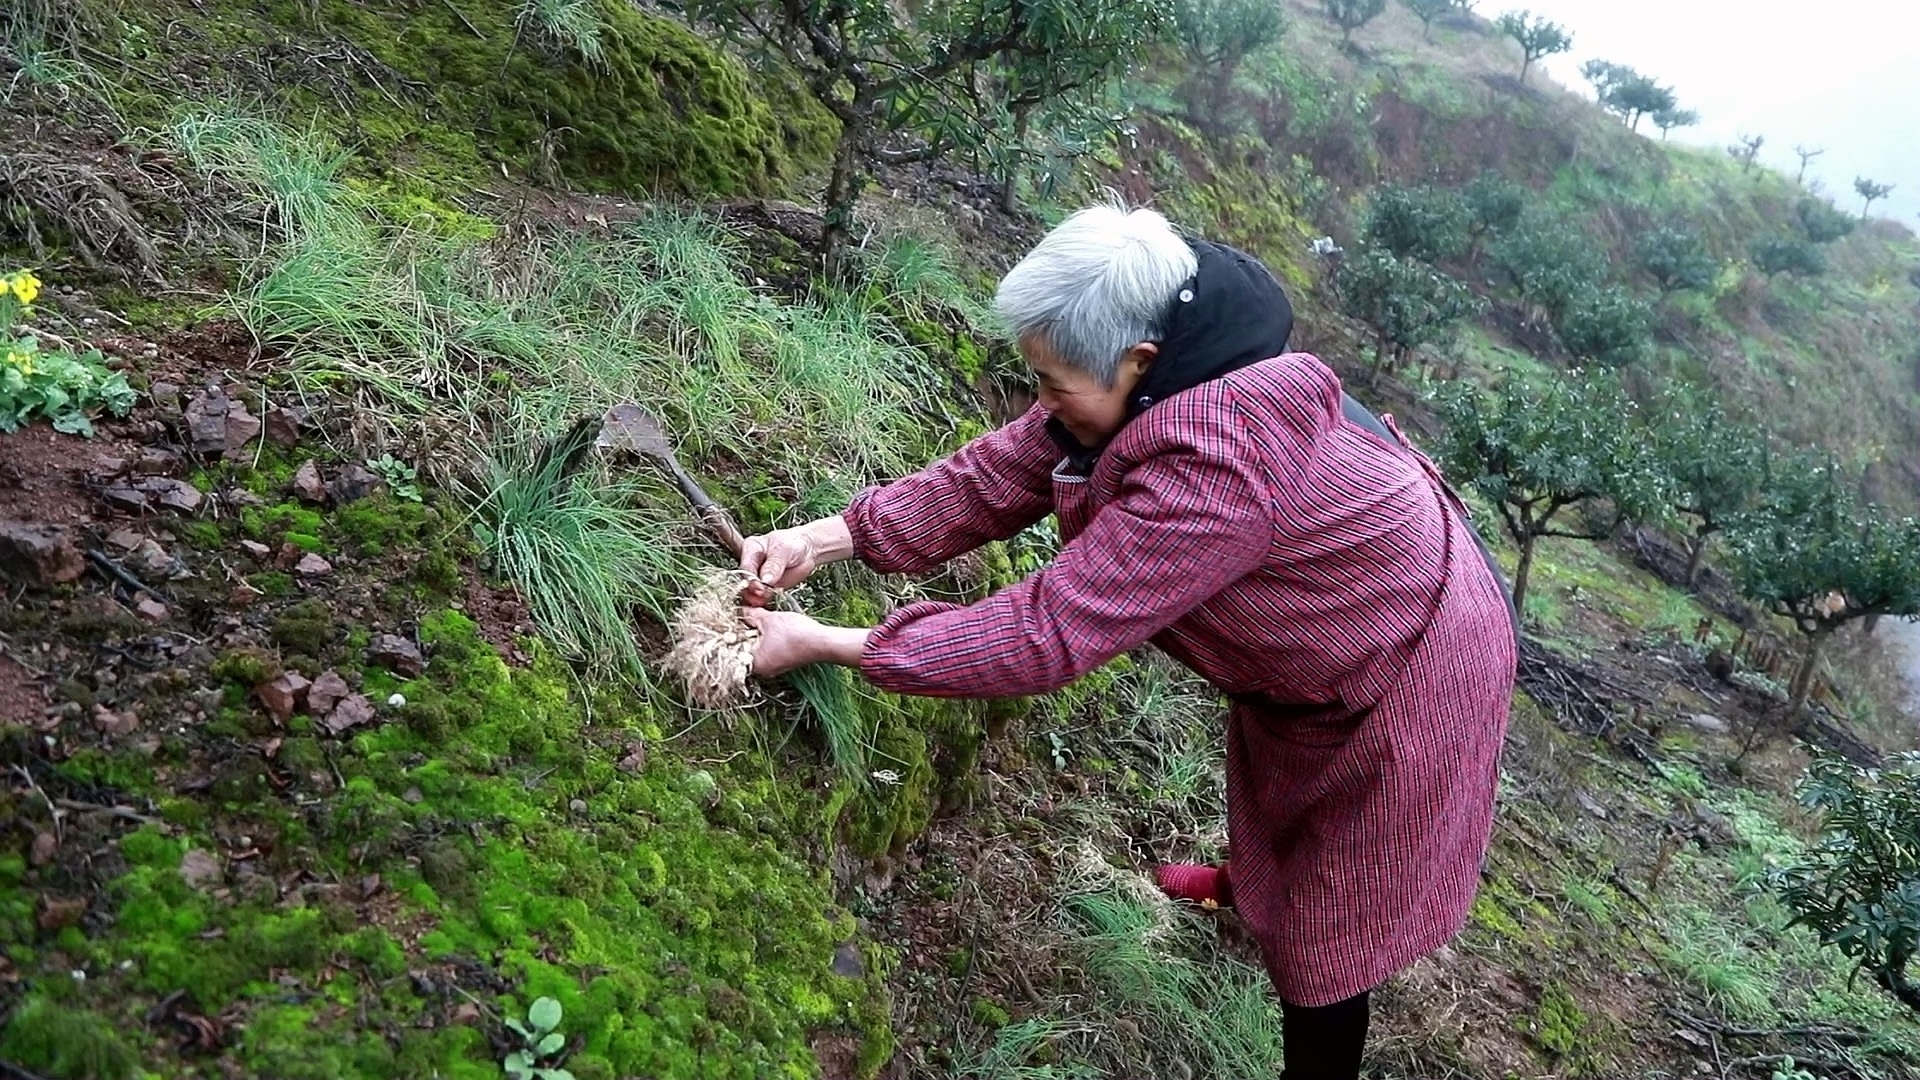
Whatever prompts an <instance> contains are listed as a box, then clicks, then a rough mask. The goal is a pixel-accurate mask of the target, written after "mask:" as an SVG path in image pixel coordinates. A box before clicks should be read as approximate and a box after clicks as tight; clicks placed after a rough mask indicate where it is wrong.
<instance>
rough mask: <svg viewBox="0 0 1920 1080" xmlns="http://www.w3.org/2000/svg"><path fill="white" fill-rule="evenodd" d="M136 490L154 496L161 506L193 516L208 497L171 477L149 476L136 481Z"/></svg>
mask: <svg viewBox="0 0 1920 1080" xmlns="http://www.w3.org/2000/svg"><path fill="white" fill-rule="evenodd" d="M133 486H134V488H135V490H137V491H141V492H144V493H146V494H147V495H150V496H152V498H153V501H155V502H157V503H159V504H160V505H161V506H167V507H172V508H173V509H175V510H178V511H180V512H181V513H183V514H191V513H193V512H194V511H195V510H198V509H199V508H200V503H201V502H202V501H203V500H204V499H205V498H206V496H204V495H202V494H200V489H199V488H197V487H194V486H193V485H192V484H189V483H187V482H186V481H185V480H175V479H173V478H172V477H170V476H148V477H143V478H142V479H139V480H136V481H134V484H133Z"/></svg>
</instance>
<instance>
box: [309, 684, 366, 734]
mask: <svg viewBox="0 0 1920 1080" xmlns="http://www.w3.org/2000/svg"><path fill="white" fill-rule="evenodd" d="M373 719H374V711H373V702H371V701H369V700H367V695H365V694H349V695H347V696H346V697H344V698H341V699H340V703H339V704H338V705H335V706H334V707H333V711H332V712H330V713H328V714H327V715H326V716H324V717H322V718H321V719H320V726H321V727H323V728H325V729H327V731H329V732H331V733H333V734H335V735H339V734H341V733H342V732H345V731H348V730H349V729H352V728H356V727H359V726H360V725H362V724H370V723H372V722H373Z"/></svg>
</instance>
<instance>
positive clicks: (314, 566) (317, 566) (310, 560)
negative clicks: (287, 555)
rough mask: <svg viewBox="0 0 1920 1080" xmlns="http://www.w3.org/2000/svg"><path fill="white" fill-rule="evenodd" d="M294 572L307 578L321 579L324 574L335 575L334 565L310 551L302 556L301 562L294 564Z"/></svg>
mask: <svg viewBox="0 0 1920 1080" xmlns="http://www.w3.org/2000/svg"><path fill="white" fill-rule="evenodd" d="M293 572H294V573H296V574H303V575H305V576H307V577H319V576H321V575H322V574H331V573H333V564H332V563H330V562H328V561H327V560H325V559H323V558H321V557H320V556H318V555H315V554H314V553H313V552H311V551H309V552H307V553H306V554H305V555H302V556H300V561H299V562H297V563H294V564H293Z"/></svg>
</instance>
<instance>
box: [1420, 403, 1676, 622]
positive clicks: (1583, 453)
mask: <svg viewBox="0 0 1920 1080" xmlns="http://www.w3.org/2000/svg"><path fill="white" fill-rule="evenodd" d="M1436 398H1437V404H1438V405H1439V407H1440V411H1441V415H1442V418H1443V419H1444V421H1445V422H1446V427H1447V436H1446V439H1445V442H1444V444H1443V447H1444V449H1443V451H1442V452H1443V460H1444V461H1445V462H1446V468H1447V472H1448V473H1449V474H1450V475H1451V476H1452V478H1453V479H1454V480H1455V481H1457V482H1460V483H1463V484H1466V485H1468V486H1470V487H1472V488H1474V489H1475V490H1477V491H1479V492H1480V493H1481V494H1482V495H1484V496H1486V497H1487V499H1488V500H1489V501H1491V502H1492V503H1493V504H1494V506H1495V507H1496V508H1497V509H1498V510H1499V512H1500V519H1501V522H1502V523H1503V524H1504V525H1505V526H1506V530H1507V535H1509V536H1511V537H1512V538H1513V540H1514V542H1515V543H1516V544H1518V545H1519V547H1520V563H1519V566H1518V568H1517V569H1515V571H1514V575H1513V600H1514V604H1515V605H1516V606H1520V607H1521V610H1525V608H1524V606H1522V605H1524V604H1525V602H1526V594H1527V581H1528V578H1529V576H1530V575H1531V573H1532V569H1533V556H1534V547H1535V545H1536V544H1537V543H1538V542H1539V540H1540V538H1541V537H1543V536H1562V537H1569V538H1572V539H1578V540H1604V539H1605V538H1607V537H1608V536H1610V535H1612V533H1613V530H1614V529H1615V528H1617V527H1618V526H1619V524H1620V523H1621V522H1622V521H1623V520H1644V519H1646V518H1648V517H1650V516H1652V515H1654V514H1655V513H1657V512H1658V510H1659V508H1660V507H1661V505H1662V503H1663V501H1664V495H1663V491H1662V486H1661V485H1662V480H1661V476H1660V471H1659V469H1658V467H1657V464H1656V463H1655V461H1654V459H1653V456H1652V455H1651V453H1649V452H1648V450H1647V440H1646V438H1645V435H1644V432H1643V431H1642V430H1641V429H1640V426H1639V424H1638V423H1637V422H1635V421H1634V419H1633V412H1634V406H1633V403H1632V402H1631V401H1630V400H1629V399H1628V398H1627V396H1626V394H1625V393H1623V392H1622V391H1621V389H1620V384H1619V381H1618V379H1616V378H1614V377H1613V376H1612V375H1610V374H1608V373H1604V372H1602V373H1586V372H1580V371H1575V372H1572V373H1570V374H1569V375H1567V376H1565V377H1547V378H1543V379H1523V378H1518V377H1511V376H1510V377H1509V378H1508V379H1507V381H1506V382H1505V383H1503V384H1502V385H1501V386H1500V387H1498V388H1497V389H1495V390H1493V391H1491V392H1482V391H1478V390H1475V389H1474V388H1473V387H1472V386H1470V385H1468V384H1467V383H1466V382H1464V381H1459V380H1457V381H1454V382H1450V383H1447V384H1446V385H1444V386H1443V387H1442V388H1441V390H1440V392H1439V393H1438V394H1437V395H1436ZM1576 508H1577V509H1580V510H1584V511H1588V512H1587V513H1584V514H1580V515H1578V516H1579V517H1581V518H1582V519H1583V522H1582V524H1579V525H1575V524H1573V522H1572V521H1571V520H1570V519H1572V518H1574V517H1575V516H1576V515H1575V514H1573V513H1568V511H1572V510H1575V509H1576Z"/></svg>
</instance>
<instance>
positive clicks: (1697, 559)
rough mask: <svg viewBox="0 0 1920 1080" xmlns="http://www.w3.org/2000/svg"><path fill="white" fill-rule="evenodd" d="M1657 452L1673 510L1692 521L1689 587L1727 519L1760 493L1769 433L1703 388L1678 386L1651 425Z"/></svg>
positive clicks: (1745, 509)
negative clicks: (1739, 418) (1735, 416)
mask: <svg viewBox="0 0 1920 1080" xmlns="http://www.w3.org/2000/svg"><path fill="white" fill-rule="evenodd" d="M1647 428H1648V432H1649V434H1650V435H1651V436H1652V441H1653V452H1654V455H1655V457H1656V458H1657V460H1658V461H1659V464H1660V467H1661V469H1662V470H1664V471H1665V473H1666V476H1667V487H1666V490H1667V495H1668V498H1669V499H1670V500H1671V502H1670V503H1669V505H1670V506H1671V507H1672V509H1673V510H1674V511H1675V512H1677V513H1679V514H1680V515H1681V516H1683V517H1685V518H1686V519H1687V520H1688V521H1689V522H1690V523H1691V529H1690V531H1689V532H1688V536H1687V586H1688V587H1689V588H1691V587H1692V586H1693V585H1694V584H1695V583H1696V582H1698V581H1699V579H1700V566H1701V563H1702V562H1704V561H1705V557H1706V553H1707V547H1708V546H1709V545H1710V544H1711V543H1712V541H1713V538H1714V536H1715V535H1717V534H1718V533H1720V532H1721V531H1722V530H1723V529H1725V528H1726V527H1727V522H1728V521H1731V520H1733V519H1734V518H1736V517H1738V516H1739V515H1741V514H1743V513H1746V512H1748V511H1749V510H1751V509H1752V508H1753V506H1754V504H1755V502H1756V501H1757V500H1758V499H1759V497H1760V484H1761V481H1762V477H1763V475H1764V474H1763V469H1764V466H1765V462H1766V446H1767V444H1766V436H1765V435H1764V434H1763V433H1762V432H1761V431H1760V430H1759V429H1757V428H1754V427H1751V426H1748V425H1745V424H1738V423H1735V422H1734V421H1733V420H1732V419H1730V418H1729V417H1728V416H1727V414H1726V411H1725V410H1723V409H1722V408H1721V407H1720V404H1719V403H1718V402H1717V401H1714V400H1713V399H1712V398H1711V397H1709V396H1707V395H1706V394H1705V393H1704V392H1697V391H1684V390H1683V391H1678V392H1675V393H1674V394H1673V395H1672V396H1671V397H1670V398H1669V399H1668V401H1667V402H1666V403H1665V404H1664V415H1662V416H1661V417H1660V418H1659V419H1658V420H1657V421H1656V422H1653V423H1650V424H1648V425H1647Z"/></svg>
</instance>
